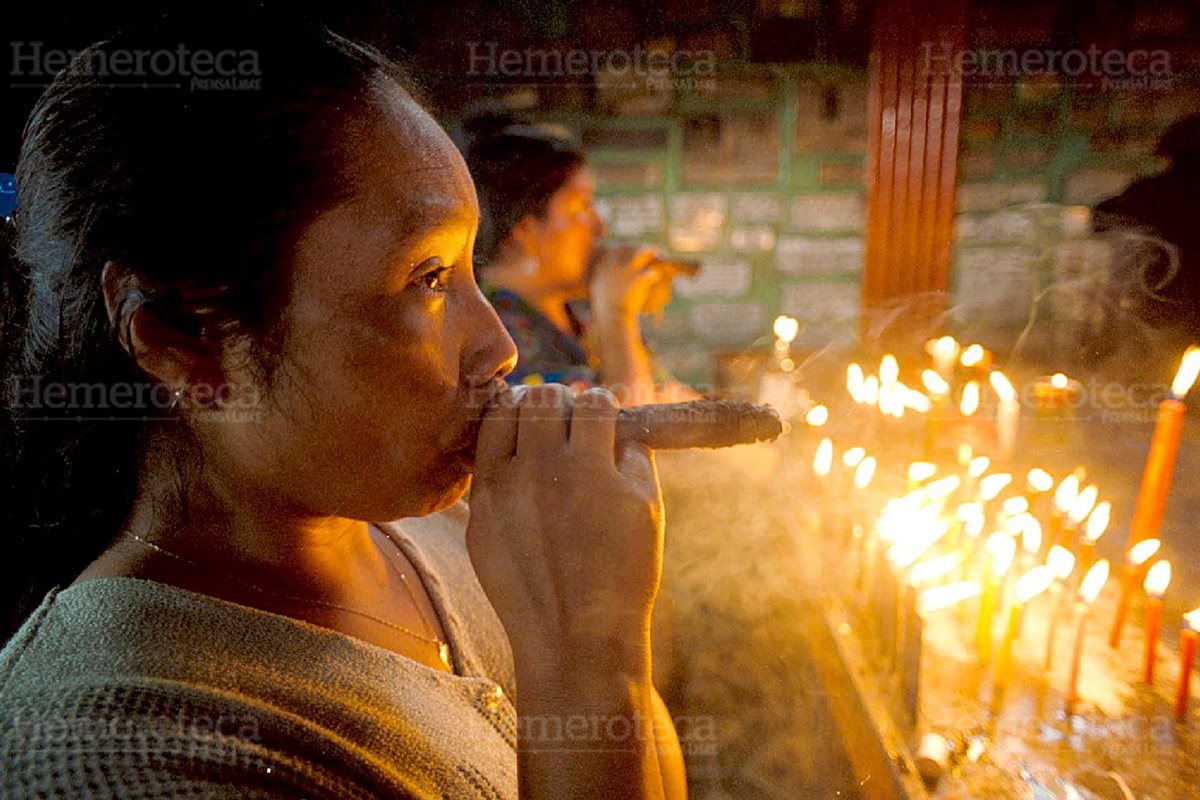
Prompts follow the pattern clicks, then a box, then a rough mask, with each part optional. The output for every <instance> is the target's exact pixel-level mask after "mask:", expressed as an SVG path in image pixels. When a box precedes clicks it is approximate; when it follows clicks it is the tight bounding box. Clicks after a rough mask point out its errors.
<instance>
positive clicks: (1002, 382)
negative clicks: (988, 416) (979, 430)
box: [988, 370, 1021, 458]
mask: <svg viewBox="0 0 1200 800" xmlns="http://www.w3.org/2000/svg"><path fill="white" fill-rule="evenodd" d="M988 380H989V381H990V382H991V384H992V389H993V390H994V391H995V392H996V396H997V397H998V398H1000V404H999V405H998V406H997V407H996V440H997V442H998V443H999V445H1000V455H1001V456H1002V457H1004V458H1009V457H1011V456H1012V453H1013V448H1014V447H1015V446H1016V444H1017V423H1018V421H1019V420H1020V418H1021V404H1020V403H1018V402H1017V390H1016V389H1014V388H1013V385H1012V382H1011V381H1010V380H1009V379H1008V378H1007V377H1006V376H1005V374H1004V373H1003V372H1000V371H999V370H997V371H995V372H992V373H991V374H990V375H989V376H988Z"/></svg>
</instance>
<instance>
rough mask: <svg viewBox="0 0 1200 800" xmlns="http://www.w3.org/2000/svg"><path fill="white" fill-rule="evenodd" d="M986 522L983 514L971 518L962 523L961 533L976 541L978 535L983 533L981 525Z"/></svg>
mask: <svg viewBox="0 0 1200 800" xmlns="http://www.w3.org/2000/svg"><path fill="white" fill-rule="evenodd" d="M986 521H987V520H986V519H985V517H984V516H983V514H980V515H979V516H977V517H971V518H970V519H969V520H967V521H966V522H964V523H963V533H965V534H967V536H970V537H971V538H972V539H978V538H979V534H981V533H983V523H984V522H986Z"/></svg>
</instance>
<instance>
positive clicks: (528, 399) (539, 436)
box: [517, 383, 573, 457]
mask: <svg viewBox="0 0 1200 800" xmlns="http://www.w3.org/2000/svg"><path fill="white" fill-rule="evenodd" d="M572 400H573V394H572V392H571V390H570V389H569V388H568V387H566V386H562V385H560V384H557V383H545V384H542V385H540V386H530V387H529V388H528V389H527V390H526V392H525V394H524V395H523V396H522V397H521V400H520V408H519V409H518V414H517V455H518V456H522V455H530V456H534V457H536V456H537V455H538V454H540V453H545V452H548V451H549V452H553V451H555V450H562V449H563V448H564V447H565V446H566V443H567V434H568V431H569V429H570V418H571V417H570V415H571V405H572Z"/></svg>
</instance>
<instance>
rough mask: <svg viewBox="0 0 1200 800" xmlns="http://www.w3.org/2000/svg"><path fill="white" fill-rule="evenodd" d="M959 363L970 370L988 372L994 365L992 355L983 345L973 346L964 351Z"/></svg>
mask: <svg viewBox="0 0 1200 800" xmlns="http://www.w3.org/2000/svg"><path fill="white" fill-rule="evenodd" d="M959 363H960V364H962V365H963V366H964V367H966V368H967V369H969V370H979V371H983V370H987V369H988V368H989V367H991V365H992V354H991V353H989V352H988V351H987V350H984V349H983V345H979V344H973V345H970V346H969V347H968V348H967V349H966V350H963V351H962V355H961V356H960V357H959Z"/></svg>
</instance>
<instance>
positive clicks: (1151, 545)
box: [1108, 539, 1162, 650]
mask: <svg viewBox="0 0 1200 800" xmlns="http://www.w3.org/2000/svg"><path fill="white" fill-rule="evenodd" d="M1161 545H1162V542H1160V541H1159V540H1158V539H1146V540H1144V541H1141V542H1138V543H1137V544H1135V545H1134V546H1133V547H1131V548H1129V552H1128V553H1126V555H1125V565H1124V566H1123V567H1122V568H1121V594H1120V597H1119V598H1118V600H1117V613H1116V615H1115V616H1114V617H1113V624H1112V629H1111V630H1110V631H1109V633H1108V646H1109V647H1111V648H1113V649H1114V650H1117V649H1119V648H1120V647H1121V633H1122V631H1123V630H1124V629H1125V618H1126V617H1128V616H1129V604H1130V603H1132V602H1133V590H1134V588H1136V587H1137V585H1138V583H1139V582H1141V580H1142V570H1144V569H1145V568H1146V564H1148V563H1149V562H1150V559H1151V558H1153V557H1154V554H1155V553H1157V552H1158V548H1159V547H1160V546H1161Z"/></svg>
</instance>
